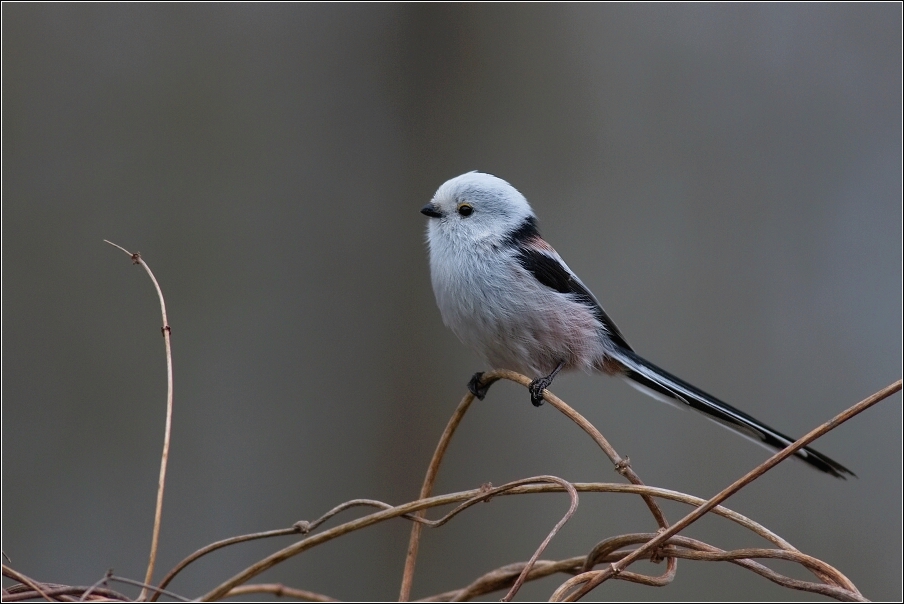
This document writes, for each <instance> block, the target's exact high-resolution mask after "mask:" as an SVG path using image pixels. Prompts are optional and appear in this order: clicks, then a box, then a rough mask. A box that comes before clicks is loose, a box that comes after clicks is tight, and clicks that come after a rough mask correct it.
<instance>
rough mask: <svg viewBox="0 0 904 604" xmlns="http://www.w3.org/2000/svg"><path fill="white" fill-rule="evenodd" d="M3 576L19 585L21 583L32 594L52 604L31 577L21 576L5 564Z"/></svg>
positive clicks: (38, 583)
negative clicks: (30, 590)
mask: <svg viewBox="0 0 904 604" xmlns="http://www.w3.org/2000/svg"><path fill="white" fill-rule="evenodd" d="M3 576H4V577H9V578H10V579H15V580H16V581H18V582H19V583H23V584H25V585H27V586H28V587H30V588H31V589H32V590H34V592H35V593H36V594H38V595H39V596H40V597H42V598H44V599H45V600H47V601H48V602H53V600H52V599H51V598H50V596H48V595H47V594H46V593H45V592H44V590H43V589H42V588H41V587H39V585H41V583H40V582H38V581H35V580H34V579H32V578H31V577H27V576H25V575H23V574H22V573H20V572H19V571H17V570H13V569H12V568H10V567H9V566H7V565H5V564H4V565H3Z"/></svg>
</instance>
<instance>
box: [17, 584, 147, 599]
mask: <svg viewBox="0 0 904 604" xmlns="http://www.w3.org/2000/svg"><path fill="white" fill-rule="evenodd" d="M41 585H42V586H43V591H42V592H41V593H38V592H36V591H34V590H33V589H32V588H31V587H29V586H27V585H25V584H23V583H17V584H15V585H11V586H10V587H9V588H8V589H6V590H4V592H3V601H4V602H22V601H24V600H34V599H35V598H40V597H41V596H42V595H46V596H48V597H50V598H53V600H51V601H53V602H57V601H59V600H61V599H63V600H68V601H72V600H73V599H74V598H76V597H78V596H80V595H81V594H83V593H84V592H85V591H86V590H87V589H88V587H86V586H84V585H56V584H51V583H42V584H41ZM91 593H92V594H93V595H94V596H96V597H99V598H104V599H106V600H109V601H111V602H131V601H132V600H131V598H129V597H128V596H126V595H123V594H121V593H119V592H118V591H114V590H112V589H107V588H103V587H99V588H95V589H94V591H93V592H91Z"/></svg>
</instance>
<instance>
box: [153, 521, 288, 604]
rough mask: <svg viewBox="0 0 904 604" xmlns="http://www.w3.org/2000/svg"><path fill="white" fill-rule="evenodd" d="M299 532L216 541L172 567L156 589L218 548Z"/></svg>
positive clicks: (270, 533)
mask: <svg viewBox="0 0 904 604" xmlns="http://www.w3.org/2000/svg"><path fill="white" fill-rule="evenodd" d="M301 532H303V531H302V530H301V528H299V527H296V526H293V527H291V528H285V529H277V530H275V531H264V532H261V533H251V534H250V535H239V536H238V537H231V538H229V539H223V540H222V541H217V542H215V543H211V544H210V545H208V546H206V547H202V548H201V549H199V550H198V551H196V552H195V553H193V554H192V555H190V556H188V557H187V558H185V559H184V560H182V562H180V563H179V564H177V565H176V566H175V567H173V570H171V571H169V572H168V573H167V574H166V576H165V577H163V580H162V581H161V582H160V585H158V589H163V588H165V587H166V586H167V585H169V584H170V582H171V581H172V580H173V579H174V578H175V577H176V575H178V574H179V573H180V572H182V570H183V569H185V567H186V566H188V565H189V564H191V563H192V562H194V561H196V560H197V559H198V558H201V557H202V556H206V555H207V554H209V553H211V552H214V551H216V550H218V549H220V548H223V547H226V546H228V545H235V544H236V543H244V542H246V541H254V540H256V539H267V538H269V537H281V536H283V535H295V534H298V533H301ZM160 595H161V592H159V591H158V592H156V593H154V594H153V595H151V597H150V598H149V601H150V602H154V601H156V600H157V599H158V598H159V597H160Z"/></svg>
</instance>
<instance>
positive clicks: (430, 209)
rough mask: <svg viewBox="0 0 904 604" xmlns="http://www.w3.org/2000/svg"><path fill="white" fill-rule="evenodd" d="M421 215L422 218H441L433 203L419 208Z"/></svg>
mask: <svg viewBox="0 0 904 604" xmlns="http://www.w3.org/2000/svg"><path fill="white" fill-rule="evenodd" d="M421 214H423V215H424V216H429V217H430V218H442V217H443V215H442V214H441V213H440V211H439V210H437V209H436V206H435V205H433V203H432V202H431V203H428V204H427V205H425V206H424V207H423V208H421Z"/></svg>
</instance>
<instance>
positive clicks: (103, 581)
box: [79, 568, 113, 602]
mask: <svg viewBox="0 0 904 604" xmlns="http://www.w3.org/2000/svg"><path fill="white" fill-rule="evenodd" d="M112 576H113V569H112V568H111V569H110V570H108V571H107V572H106V573H104V576H103V577H101V578H100V579H98V580H97V581H95V582H94V584H93V585H92V586H91V587H89V588H88V589H86V590H85V592H84V593H83V594H82V595H81V596H79V602H84V601H85V600H86V599H87V598H88V596H90V595H91V594H92V593H93V592H94V590H96V589H97V588H99V587H101V586H104V587H106V585H107V581H109V580H110V577H112Z"/></svg>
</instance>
